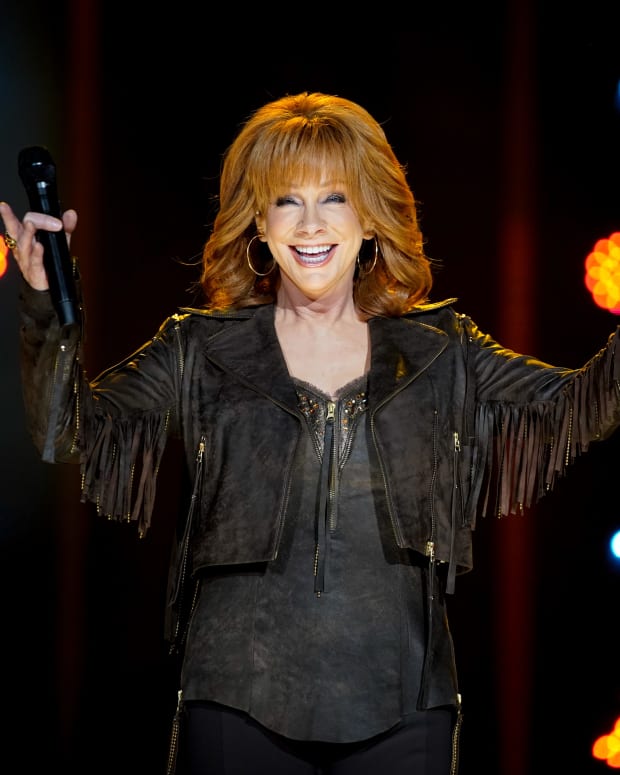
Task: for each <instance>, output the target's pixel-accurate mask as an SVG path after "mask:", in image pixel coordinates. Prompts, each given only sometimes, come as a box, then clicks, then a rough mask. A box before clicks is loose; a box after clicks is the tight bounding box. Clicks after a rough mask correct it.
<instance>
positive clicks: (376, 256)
mask: <svg viewBox="0 0 620 775" xmlns="http://www.w3.org/2000/svg"><path fill="white" fill-rule="evenodd" d="M373 239H374V241H375V257H374V258H373V260H372V266H371V267H370V269H366V270H365V271H364V274H363V275H362V276H363V277H366V276H367V275H369V274H370V273H371V272H372V271H373V269H374V268H375V266H376V265H377V258H378V257H379V243H378V242H377V238H376V237H373ZM357 268H358V269H359V271H360V275H361V273H362V264H361V262H360V257H359V253H358V254H357Z"/></svg>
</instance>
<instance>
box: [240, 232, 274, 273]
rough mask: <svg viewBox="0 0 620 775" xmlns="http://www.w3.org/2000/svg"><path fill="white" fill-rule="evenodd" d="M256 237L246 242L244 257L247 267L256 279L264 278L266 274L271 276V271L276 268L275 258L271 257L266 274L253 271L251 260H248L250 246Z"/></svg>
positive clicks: (256, 235)
mask: <svg viewBox="0 0 620 775" xmlns="http://www.w3.org/2000/svg"><path fill="white" fill-rule="evenodd" d="M258 237H259V235H258V234H255V235H254V236H253V237H252V239H251V240H250V241H249V242H248V246H247V248H246V249H245V257H246V258H247V260H248V266H249V267H250V269H251V270H252V271H253V272H254V274H255V275H256V276H257V277H266V276H267V275H268V274H271V273H272V272H273V270H274V269H275V268H276V260H275V258H273V256H272V257H271V261H272V264H271V266H270V267H269V269H268V270H267V271H266V272H257V271H256V269H254V267H253V266H252V259H251V258H250V245H251V244H252V243H253V242H254V240H255V239H258Z"/></svg>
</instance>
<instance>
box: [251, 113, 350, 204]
mask: <svg viewBox="0 0 620 775" xmlns="http://www.w3.org/2000/svg"><path fill="white" fill-rule="evenodd" d="M356 156H357V152H356V150H355V147H354V146H353V144H352V143H351V141H350V138H349V137H345V136H343V133H342V132H338V131H337V129H336V128H335V127H334V126H332V125H328V124H321V123H312V122H307V121H306V120H305V119H299V120H298V121H290V120H289V121H287V122H286V123H285V125H284V126H280V127H273V129H272V131H271V132H270V133H269V134H268V135H267V137H265V138H263V140H262V142H261V143H260V147H256V146H255V148H254V153H253V154H252V156H251V158H250V160H249V166H248V170H247V177H248V178H249V180H250V181H251V186H252V188H253V190H254V193H255V196H256V199H257V203H258V204H259V205H260V207H261V208H263V207H265V206H266V205H267V204H268V203H269V202H270V201H272V200H273V199H274V197H275V196H277V195H278V194H281V193H283V190H284V189H286V188H287V187H288V186H291V185H319V184H320V183H322V182H324V181H331V182H334V183H335V182H338V183H339V184H345V185H346V186H347V188H348V189H349V190H353V191H354V190H356V188H357V180H358V174H357V167H358V165H357V164H356V163H355V161H354V160H355V158H356ZM345 157H347V158H348V159H349V162H348V164H346V165H345V161H344V159H345ZM351 160H353V162H352V161H351Z"/></svg>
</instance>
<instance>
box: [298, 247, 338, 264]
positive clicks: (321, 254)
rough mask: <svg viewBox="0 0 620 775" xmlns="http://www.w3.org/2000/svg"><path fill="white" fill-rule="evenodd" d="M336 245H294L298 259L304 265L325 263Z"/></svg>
mask: <svg viewBox="0 0 620 775" xmlns="http://www.w3.org/2000/svg"><path fill="white" fill-rule="evenodd" d="M335 247H336V246H335V245H312V246H303V247H302V246H301V245H298V246H297V247H293V250H294V251H295V253H296V255H297V260H298V261H299V263H301V264H303V265H304V266H318V265H319V264H323V263H324V262H325V261H327V259H328V258H329V257H330V256H331V253H332V250H333V249H334V248H335Z"/></svg>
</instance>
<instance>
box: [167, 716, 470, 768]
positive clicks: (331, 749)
mask: <svg viewBox="0 0 620 775" xmlns="http://www.w3.org/2000/svg"><path fill="white" fill-rule="evenodd" d="M186 713H187V715H186V719H185V725H184V730H185V731H184V734H183V738H182V744H181V767H180V770H181V773H182V775H452V773H456V771H457V770H456V738H455V736H454V735H453V733H454V727H455V713H454V712H453V711H452V710H450V709H445V708H441V709H435V710H429V711H424V712H420V713H415V714H412V715H411V716H409V717H408V718H407V720H406V721H405V722H403V723H401V724H399V725H398V726H397V727H395V728H394V729H393V730H390V731H389V732H386V733H384V734H382V735H378V736H377V737H373V738H372V739H370V740H365V741H363V742H361V743H320V742H301V741H296V740H289V739H288V738H285V737H282V736H281V735H277V734H274V733H273V732H271V731H269V730H268V729H266V728H265V727H263V726H261V725H260V724H258V723H257V722H256V721H254V720H253V719H251V718H250V717H249V716H248V715H247V714H245V713H242V712H240V711H236V710H233V709H231V708H227V707H224V706H221V705H217V704H216V703H210V702H204V703H202V702H201V703H188V704H187V706H186Z"/></svg>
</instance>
